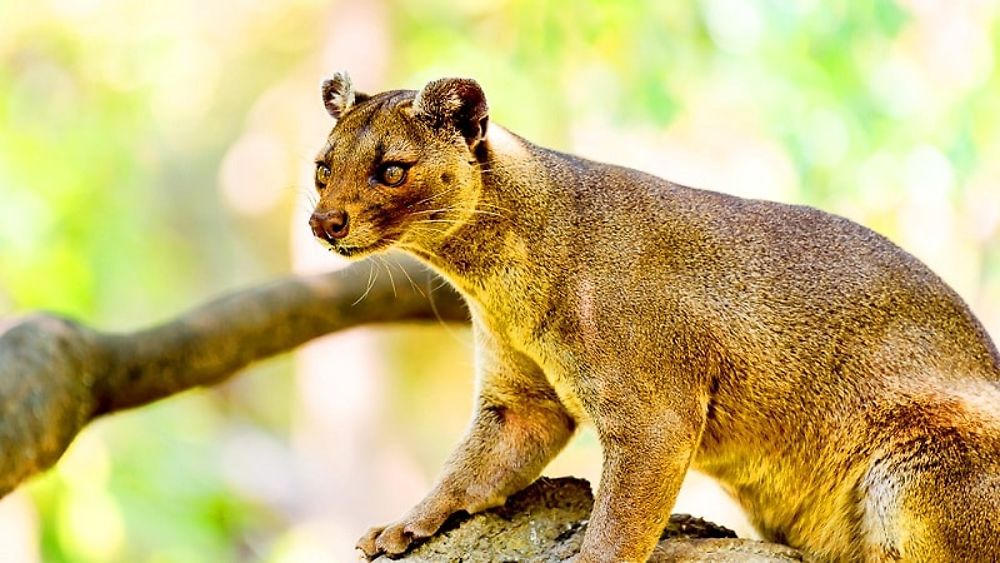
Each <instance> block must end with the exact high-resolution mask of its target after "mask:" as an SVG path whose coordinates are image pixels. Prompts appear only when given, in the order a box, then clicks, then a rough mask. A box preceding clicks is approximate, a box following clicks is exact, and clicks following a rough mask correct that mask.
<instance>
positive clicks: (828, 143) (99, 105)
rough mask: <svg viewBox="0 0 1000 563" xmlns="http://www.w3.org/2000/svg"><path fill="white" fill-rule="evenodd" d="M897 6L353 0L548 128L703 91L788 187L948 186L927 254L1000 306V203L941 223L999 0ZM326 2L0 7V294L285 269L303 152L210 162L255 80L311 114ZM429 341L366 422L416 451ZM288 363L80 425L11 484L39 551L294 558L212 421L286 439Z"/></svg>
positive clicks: (689, 115) (180, 300)
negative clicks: (245, 207) (998, 210)
mask: <svg viewBox="0 0 1000 563" xmlns="http://www.w3.org/2000/svg"><path fill="white" fill-rule="evenodd" d="M918 4H920V3H904V2H896V1H893V0H872V1H869V2H850V1H848V0H833V1H829V2H820V1H818V0H803V1H797V2H788V1H782V0H742V1H729V0H702V1H679V2H659V1H654V0H634V1H629V2H621V1H613V0H599V1H591V2H579V3H569V2H556V1H554V0H541V1H538V0H533V1H527V0H506V1H501V2H486V1H473V0H465V1H462V2H457V3H456V2H452V1H445V0H424V1H420V2H402V1H398V0H394V1H390V0H385V1H384V2H373V3H371V5H372V6H379V8H378V9H376V10H375V11H374V14H375V16H374V17H373V18H371V19H369V20H365V21H366V22H367V25H369V26H371V27H370V28H364V29H355V30H351V31H352V32H353V33H356V34H359V35H358V36H359V37H364V36H367V35H371V34H375V35H378V34H381V36H383V37H385V38H386V40H385V41H386V42H387V45H388V47H387V48H388V54H387V55H385V56H384V57H383V58H384V59H385V60H386V61H387V63H386V65H387V66H386V71H385V73H384V74H385V76H384V77H383V78H384V80H385V84H384V86H386V87H411V88H415V87H418V86H419V85H420V84H421V83H422V82H423V81H424V80H428V79H432V78H437V77H440V76H442V75H454V74H468V75H471V76H475V77H476V78H477V79H478V80H480V81H481V82H482V83H483V84H484V85H486V86H487V93H488V96H489V97H490V104H491V107H492V111H493V114H494V116H495V121H497V122H499V123H503V124H504V125H506V126H508V127H509V128H511V129H512V130H514V131H516V132H518V133H520V134H522V135H524V136H526V137H528V138H529V139H532V140H535V141H537V142H540V143H542V144H547V145H550V146H555V147H558V148H564V149H571V148H573V147H574V146H576V145H575V144H576V143H578V138H579V137H578V133H579V131H580V129H581V127H582V126H581V123H596V124H598V125H597V126H596V127H598V130H599V131H605V130H606V131H614V132H616V134H623V135H629V134H632V133H636V134H639V135H653V136H654V137H655V135H658V134H661V133H662V132H668V133H669V132H671V131H675V130H677V131H683V130H684V127H683V124H684V123H687V122H693V123H694V129H697V125H698V123H699V122H698V121H697V119H696V115H697V113H698V111H699V109H700V110H702V111H704V108H705V107H709V108H715V107H716V106H717V107H718V108H721V109H720V110H719V112H720V113H722V114H723V115H726V116H730V115H731V116H733V117H734V119H738V120H740V121H743V120H746V121H748V122H751V123H753V124H754V127H756V128H757V129H756V130H755V133H754V134H755V135H757V136H759V138H760V140H761V143H765V144H766V143H772V144H774V145H775V146H777V147H779V149H780V152H781V154H782V156H781V158H782V159H784V160H786V161H787V162H788V163H789V164H790V167H791V170H792V171H793V178H792V180H791V185H792V192H791V198H792V199H794V200H795V201H798V202H802V203H808V204H812V205H817V206H820V207H824V208H828V209H832V210H835V211H840V212H843V213H846V214H849V215H851V216H852V217H855V218H858V219H859V220H863V221H865V222H866V223H868V224H870V225H872V226H873V227H875V228H876V229H878V230H881V231H883V232H886V233H887V234H889V235H890V236H892V237H893V238H897V240H900V239H901V240H902V242H903V244H904V246H905V245H906V229H905V228H903V227H901V223H900V221H901V219H900V217H904V212H906V210H907V209H909V208H908V207H907V205H909V204H908V203H907V202H911V201H916V202H917V203H918V204H919V202H920V201H922V200H921V197H922V196H921V195H920V193H918V192H919V191H920V190H931V191H933V190H938V189H944V190H945V192H944V193H943V194H938V193H936V192H935V194H936V195H935V194H932V197H931V200H930V201H931V205H932V207H933V206H937V207H935V209H937V210H939V211H941V213H943V214H947V213H950V214H951V216H952V217H953V218H954V219H955V222H954V223H948V224H945V223H942V225H944V226H943V227H941V228H942V229H946V230H945V231H942V232H943V235H941V236H944V237H946V238H947V241H948V244H955V245H960V247H959V249H958V250H954V248H953V247H951V246H947V247H946V248H945V250H943V252H944V253H945V254H947V253H958V254H961V255H963V256H966V255H967V256H972V257H973V258H972V259H971V264H972V265H971V266H969V267H968V271H967V272H966V278H962V279H965V282H964V283H965V284H966V285H961V284H962V283H963V282H962V281H961V280H959V283H960V286H961V287H962V288H963V289H964V290H965V291H964V293H965V294H966V295H967V296H969V298H970V299H977V301H976V303H975V305H976V308H977V310H980V311H983V314H984V315H986V316H987V317H988V318H990V319H995V320H998V322H1000V313H998V312H997V311H998V310H1000V242H998V240H1000V237H998V235H997V228H996V222H995V220H993V219H991V218H990V217H992V216H990V215H989V214H988V213H986V214H985V215H984V217H985V218H984V219H976V218H975V217H973V218H971V219H968V220H964V219H962V218H963V217H965V215H966V212H969V211H976V210H980V211H981V210H982V209H981V208H982V207H983V205H985V204H984V203H983V202H987V203H989V202H992V203H998V204H1000V198H997V197H996V194H997V193H998V192H1000V185H998V167H997V164H996V163H997V162H1000V96H997V92H1000V83H998V82H1000V74H998V73H997V72H996V71H995V69H994V65H995V61H996V60H998V59H1000V34H998V33H997V26H998V25H1000V20H998V10H997V7H996V6H993V5H991V4H990V3H986V2H975V1H969V2H955V3H953V4H948V3H941V4H942V6H944V7H942V8H938V9H939V10H941V11H942V13H931V14H928V13H926V10H927V8H926V6H925V7H923V8H921V7H920V6H919V5H918ZM346 6H347V3H346V2H339V3H334V4H333V5H326V4H324V3H322V2H320V1H319V0H294V1H291V2H282V3H268V2H257V3H255V2H240V1H236V0H226V1H223V2H217V3H210V4H207V3H204V2H202V3H198V2H194V1H193V0H189V1H180V2H168V3H158V4H157V3H153V4H149V3H138V2H136V3H130V2H127V1H125V0H119V1H112V2H106V3H102V2H100V1H99V0H84V1H79V2H75V1H73V0H49V1H42V2H34V3H26V2H2V3H0V22H2V23H0V313H5V312H12V313H16V312H22V311H26V310H30V309H36V308H45V309H50V310H56V311H59V312H63V313H67V314H70V315H73V316H76V317H80V318H83V319H85V320H87V321H88V322H91V323H94V324H97V325H99V326H103V327H112V328H124V327H133V326H136V325H140V324H145V323H149V322H151V321H154V320H156V319H159V318H163V317H165V316H167V315H170V314H173V313H175V312H177V311H178V310H180V309H183V308H186V307H188V306H191V305H192V304H193V303H196V302H197V301H200V300H201V299H203V298H205V297H206V296H208V295H211V294H215V293H218V292H221V291H223V290H225V289H227V288H231V287H234V286H236V285H239V284H244V283H248V282H250V281H252V280H259V279H262V278H265V277H267V276H270V275H274V274H276V273H281V272H286V271H288V270H289V268H290V266H289V261H290V256H289V246H290V240H289V235H288V227H287V225H288V224H289V221H290V220H291V219H290V216H291V214H292V211H293V209H294V207H295V206H296V205H298V204H297V203H296V202H295V200H296V197H297V191H296V190H297V186H299V185H300V184H302V183H303V182H301V181H299V176H297V175H296V174H297V172H296V170H297V168H296V166H297V165H298V163H301V162H308V160H309V159H310V157H311V155H310V154H309V153H308V151H307V150H302V151H300V153H296V154H293V155H291V156H290V159H291V163H290V164H289V166H288V168H289V172H288V174H287V178H288V180H287V183H286V185H276V186H273V189H275V190H284V191H283V192H282V194H283V196H282V197H281V198H280V202H279V203H278V204H277V205H276V206H275V207H274V208H273V209H272V210H271V211H270V212H269V213H267V214H263V215H249V216H248V215H246V214H241V213H239V212H237V211H235V210H234V208H233V205H232V204H231V202H229V201H228V200H227V199H226V197H227V196H224V195H220V190H218V189H216V186H217V185H218V183H219V178H218V176H219V168H220V162H221V161H223V159H224V158H226V155H227V153H228V152H229V151H230V149H231V147H232V145H233V144H234V142H235V140H236V139H237V138H238V137H239V136H240V135H241V134H242V133H243V131H244V130H245V129H246V128H248V127H249V123H250V122H251V121H252V119H253V115H254V113H253V112H254V108H255V107H258V106H259V104H263V103H265V102H266V99H265V98H266V96H265V93H267V92H274V91H275V89H274V87H275V85H276V84H286V85H287V84H295V85H296V86H295V87H296V88H298V87H299V85H301V84H302V83H303V81H304V82H305V83H306V84H307V85H308V86H303V88H305V87H308V88H310V91H309V92H308V96H303V97H298V94H289V93H288V92H285V93H283V94H281V96H284V97H280V96H279V98H280V100H284V101H285V103H286V104H300V103H303V102H302V100H308V101H309V103H311V104H315V105H316V108H310V110H311V111H314V112H315V113H313V114H312V115H314V116H315V118H316V119H323V118H324V114H323V113H322V111H321V108H319V106H318V104H319V101H318V95H314V92H313V91H312V90H315V84H317V83H318V82H319V79H320V76H319V73H323V72H326V71H327V70H329V69H327V68H322V67H323V65H324V64H325V63H326V62H327V61H324V62H323V63H320V62H319V61H318V56H319V55H318V53H320V52H321V51H322V49H323V48H324V45H327V44H328V42H329V40H330V39H331V36H330V35H331V33H334V32H332V31H331V30H332V29H339V30H340V32H344V30H343V29H342V28H337V27H336V22H337V20H338V18H339V17H341V16H340V15H341V12H342V11H343V10H345V9H346ZM921 10H924V11H923V12H922V11H921ZM942 14H944V15H946V16H947V17H944V16H942ZM949 18H950V19H949ZM929 22H937V23H938V24H940V26H939V27H941V28H943V29H944V31H942V30H941V29H937V30H936V31H935V29H933V28H934V26H932V25H930V24H929ZM948 26H951V27H948ZM333 39H336V38H335V37H333ZM956 44H957V45H958V47H955V45H956ZM339 54H340V53H336V52H334V53H332V55H331V59H332V60H333V62H336V61H337V60H338V56H339ZM373 56H374V55H373ZM300 75H304V76H305V77H306V78H305V79H303V80H302V81H300V80H299V79H298V78H294V79H293V78H290V77H296V76H300ZM361 87H362V88H364V89H369V88H371V85H361ZM278 91H279V92H280V88H279V89H278ZM314 98H315V99H314ZM268 107H270V106H268ZM258 113H265V114H266V113H267V112H266V111H264V112H258ZM692 120H693V121H692ZM327 126H328V124H326V123H324V124H323V127H327ZM601 127H603V128H604V129H600V128H601ZM714 134H715V135H716V136H717V137H719V138H722V139H724V138H725V137H726V131H716V132H714ZM642 138H646V137H642ZM680 138H681V139H682V140H683V139H684V137H680ZM320 141H321V138H320V137H319V136H317V137H316V138H315V145H316V147H318V146H319V144H320ZM928 163H929V164H928ZM928 177H930V180H934V181H930V180H928V179H927V178H928ZM935 178H936V179H937V180H935ZM924 180H927V181H929V182H930V183H928V184H921V182H922V181H924ZM707 187H712V186H707ZM228 197H232V196H231V195H230V196H228ZM915 205H916V204H915ZM918 207H919V205H918ZM948 210H950V211H948ZM984 213H985V211H984ZM917 217H918V219H919V218H920V217H923V216H921V215H919V214H918V215H917ZM976 217H978V215H977V216H976ZM990 221H993V222H990ZM969 223H976V225H980V223H982V224H983V225H985V226H982V225H980V226H979V227H976V228H972V227H970V226H969ZM935 232H936V231H935ZM944 266H947V264H946V263H945V264H944V265H943V266H941V267H944ZM956 275H957V274H956ZM992 326H993V328H996V325H992ZM434 340H435V339H434V338H433V337H428V336H427V335H423V336H419V335H416V336H414V335H412V334H410V335H409V336H406V337H405V338H402V337H401V338H397V341H402V342H401V343H400V344H398V346H397V347H396V349H395V356H394V357H395V358H396V360H395V362H394V364H393V366H394V368H395V371H398V373H399V375H398V376H396V377H397V379H394V380H393V383H398V385H396V386H395V387H393V388H394V389H395V391H394V392H393V393H391V394H390V395H389V399H390V401H391V403H392V404H393V405H395V406H396V408H395V409H393V412H405V411H406V407H407V405H408V404H411V403H413V404H419V405H423V406H425V407H428V409H430V410H427V409H424V410H421V409H420V408H415V409H414V410H413V412H414V413H415V414H413V415H405V414H404V415H395V416H399V417H403V418H401V419H399V420H396V422H394V423H393V422H388V423H386V424H388V425H389V427H390V429H391V430H392V431H394V432H401V433H403V434H404V435H405V436H407V440H408V441H412V442H413V443H419V444H425V445H423V446H420V448H422V450H421V451H424V452H430V453H425V454H424V457H425V458H426V459H422V460H421V462H422V463H426V464H428V465H431V466H433V465H434V464H435V461H434V460H439V459H440V457H441V456H442V455H443V452H444V451H445V450H446V448H447V447H448V441H445V440H443V439H441V438H440V430H439V429H440V428H441V427H442V425H443V424H447V425H448V427H449V428H451V429H452V430H450V431H453V432H457V431H458V430H459V428H457V426H459V425H460V423H456V422H455V420H457V419H460V418H461V416H460V415H461V413H459V414H455V413H449V414H448V415H447V416H446V415H443V414H441V413H437V412H435V411H434V410H433V407H434V405H435V403H439V402H440V401H441V399H440V398H441V397H448V396H450V395H449V392H450V393H452V394H454V393H455V392H454V390H453V389H454V385H452V384H450V383H449V380H448V379H446V378H444V377H443V376H441V377H438V378H437V379H435V377H436V376H435V375H434V374H436V373H439V372H442V373H443V372H447V371H448V370H449V369H451V370H453V371H455V372H456V373H461V372H465V371H468V363H465V364H461V363H460V364H461V365H459V366H458V367H457V368H456V367H455V366H450V367H447V366H444V365H443V364H442V360H441V359H440V358H439V357H437V356H435V354H434V353H433V352H434V351H435V350H438V349H439V348H440V346H441V345H440V344H435V343H434ZM435 346H437V347H438V348H436V347H435ZM462 350H463V348H461V347H459V353H461V352H462ZM422 354H423V357H421V355H422ZM413 358H417V359H419V360H420V361H416V360H413ZM435 358H437V359H435ZM411 360H412V361H411ZM443 363H448V362H447V361H445V362H443ZM291 371H292V370H291V368H290V365H289V364H288V363H287V362H278V363H270V364H267V365H266V366H264V367H263V368H259V369H256V370H254V371H253V372H252V373H250V374H249V375H247V376H245V377H244V378H243V379H242V380H240V381H238V382H236V383H234V384H231V385H228V386H226V387H225V388H224V389H223V390H222V391H218V392H212V393H202V394H196V395H195V396H192V397H188V398H186V399H183V400H178V401H172V402H169V403H167V404H163V405H157V406H154V407H151V408H147V409H145V410H144V411H143V412H142V413H140V414H137V415H132V418H130V419H129V423H128V424H113V423H109V422H104V423H101V424H100V427H99V428H98V432H97V434H96V435H97V436H98V437H95V438H93V439H92V440H86V441H85V442H86V444H85V445H84V446H80V449H81V451H85V452H86V453H81V454H80V455H78V456H75V457H74V458H73V461H72V465H71V466H70V467H66V468H61V469H60V470H59V471H57V472H53V473H51V474H49V475H48V476H46V477H44V478H41V479H39V480H37V481H36V482H35V483H34V484H33V485H32V486H31V487H30V490H31V494H32V499H33V502H34V503H35V505H36V506H37V510H38V526H39V537H40V548H39V549H40V553H41V556H42V558H43V559H44V560H46V561H103V560H114V561H144V560H148V561H158V562H161V561H184V562H188V561H227V560H232V561H236V560H247V559H263V560H286V559H287V560H291V559H294V557H293V556H292V555H289V554H291V553H292V552H293V551H294V550H292V549H291V548H288V547H287V545H288V544H287V542H286V539H285V538H283V534H284V533H285V530H286V529H287V528H288V526H289V525H290V523H289V519H290V518H292V516H291V515H290V514H289V513H288V512H284V511H282V510H281V509H280V507H277V508H276V507H275V506H273V505H269V504H268V503H266V502H263V501H261V500H260V499H259V498H254V497H252V496H249V495H247V494H246V493H245V491H243V490H242V489H238V488H235V487H234V486H233V484H232V483H231V482H229V481H227V480H226V479H223V478H222V477H221V476H220V469H219V467H220V466H219V462H218V444H219V443H220V441H224V440H225V439H226V437H227V436H229V435H231V434H233V433H239V432H243V431H245V430H246V429H248V428H249V429H252V430H253V432H256V433H258V434H260V435H262V436H265V437H269V438H268V439H273V440H274V441H275V442H277V443H279V444H280V443H285V442H287V440H288V438H287V434H288V432H289V424H290V422H289V420H290V419H291V418H292V416H293V415H292V413H290V412H289V410H290V409H291V408H293V407H292V405H293V404H294V397H293V391H292V387H291V383H290V382H289V380H290V378H289V377H288V373H289V372H291ZM283 375H284V376H283ZM449 376H450V374H449ZM463 389H464V388H463ZM449 390H451V391H449ZM459 395H460V394H459ZM428 397H431V398H428ZM448 400H449V401H451V400H452V399H448ZM454 400H456V401H457V400H462V397H461V396H459V397H458V398H457V399H454ZM419 401H424V402H419ZM408 416H409V417H410V418H407V417H408ZM95 530H96V532H95ZM95 533H97V535H96V536H94V534H95ZM101 534H104V535H101ZM88 537H89V538H90V539H89V540H88ZM283 546H284V547H283Z"/></svg>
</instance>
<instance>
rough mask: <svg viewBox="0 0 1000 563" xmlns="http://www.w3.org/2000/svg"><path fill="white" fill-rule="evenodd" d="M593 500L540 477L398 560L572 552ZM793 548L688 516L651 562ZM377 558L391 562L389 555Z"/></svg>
mask: <svg viewBox="0 0 1000 563" xmlns="http://www.w3.org/2000/svg"><path fill="white" fill-rule="evenodd" d="M593 504H594V497H593V494H592V493H591V490H590V483H588V482H587V481H585V480H583V479H576V478H572V477H563V478H559V479H547V478H542V479H539V480H538V481H535V483H533V484H532V485H531V486H529V487H528V488H526V489H525V490H523V491H521V492H520V493H518V494H516V495H514V496H512V497H511V498H510V499H509V500H508V501H507V503H506V504H505V505H504V506H501V507H498V508H494V509H492V510H488V511H486V512H483V513H481V514H476V515H474V516H468V515H464V514H463V515H456V516H454V517H452V518H451V519H450V520H449V521H448V522H447V523H445V525H444V526H443V527H442V529H441V531H440V532H438V533H437V535H435V536H434V537H432V538H430V539H429V540H428V541H426V542H424V543H422V544H420V545H418V546H417V547H415V548H414V549H411V550H410V551H409V552H408V553H406V554H405V555H403V556H402V557H401V558H399V559H397V561H400V560H402V561H408V562H441V561H447V562H453V563H459V562H461V563H474V562H487V561H491V562H492V561H496V562H507V561H528V562H538V563H542V562H544V563H550V562H551V563H555V562H560V561H566V560H567V559H569V558H571V557H573V555H575V554H576V553H577V552H578V551H579V549H580V544H581V542H582V541H583V533H584V531H585V530H586V529H587V518H589V516H590V509H591V507H592V506H593ZM802 560H803V558H802V555H801V554H800V553H799V552H797V551H796V550H794V549H792V548H789V547H785V546H781V545H777V544H769V543H764V542H759V541H754V540H747V539H737V538H736V534H735V533H734V532H733V531H732V530H729V529H727V528H724V527H722V526H718V525H716V524H712V523H711V522H706V521H705V520H702V519H700V518H694V517H692V516H688V515H686V514H675V515H673V516H671V518H670V523H669V524H668V525H667V528H666V529H665V530H664V531H663V539H662V540H661V541H660V544H659V546H657V549H656V552H655V553H654V554H653V557H652V558H651V559H650V561H802ZM375 561H377V562H379V563H388V562H389V561H392V560H391V559H388V558H387V557H378V558H376V559H375Z"/></svg>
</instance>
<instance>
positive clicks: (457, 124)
mask: <svg viewBox="0 0 1000 563" xmlns="http://www.w3.org/2000/svg"><path fill="white" fill-rule="evenodd" d="M413 111H414V114H416V115H418V116H421V117H424V118H425V119H427V120H429V121H430V122H431V124H432V125H433V126H434V127H454V128H455V129H457V130H458V132H459V133H461V134H462V137H464V138H465V142H466V143H468V144H469V148H470V149H474V148H475V147H476V145H478V144H479V142H480V141H482V140H483V139H484V138H485V137H486V126H487V124H488V123H489V107H488V106H487V105H486V94H484V93H483V89H482V88H480V87H479V84H477V83H476V81H475V80H470V79H468V78H442V79H440V80H435V81H433V82H430V83H428V84H427V85H426V86H424V88H423V90H421V91H420V92H418V93H417V97H416V98H415V99H414V100H413Z"/></svg>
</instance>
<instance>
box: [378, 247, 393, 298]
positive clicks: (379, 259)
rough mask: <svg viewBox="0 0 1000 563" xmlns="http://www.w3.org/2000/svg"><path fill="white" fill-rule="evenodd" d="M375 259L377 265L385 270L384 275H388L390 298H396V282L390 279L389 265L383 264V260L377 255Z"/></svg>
mask: <svg viewBox="0 0 1000 563" xmlns="http://www.w3.org/2000/svg"><path fill="white" fill-rule="evenodd" d="M375 258H378V261H379V264H381V265H382V267H383V268H385V273H386V274H388V275H389V284H390V285H391V286H392V296H393V297H396V298H398V297H399V295H398V294H397V293H396V280H395V279H393V277H392V270H390V269H389V265H388V264H386V263H385V258H383V257H381V256H378V255H376V256H375Z"/></svg>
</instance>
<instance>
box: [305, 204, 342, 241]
mask: <svg viewBox="0 0 1000 563" xmlns="http://www.w3.org/2000/svg"><path fill="white" fill-rule="evenodd" d="M309 226H310V227H312V232H313V234H314V235H316V237H317V238H321V239H323V240H325V241H327V242H333V241H334V240H336V239H342V238H344V237H346V236H347V232H348V231H349V230H350V225H349V218H348V216H347V212H346V211H343V210H337V211H323V212H319V211H317V212H315V213H313V214H312V217H310V218H309Z"/></svg>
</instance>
